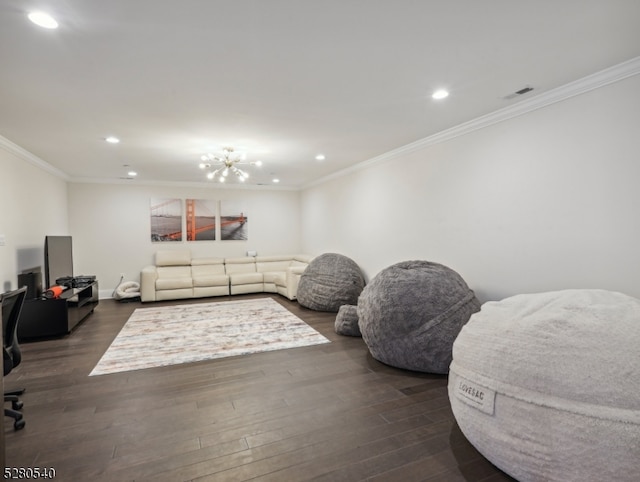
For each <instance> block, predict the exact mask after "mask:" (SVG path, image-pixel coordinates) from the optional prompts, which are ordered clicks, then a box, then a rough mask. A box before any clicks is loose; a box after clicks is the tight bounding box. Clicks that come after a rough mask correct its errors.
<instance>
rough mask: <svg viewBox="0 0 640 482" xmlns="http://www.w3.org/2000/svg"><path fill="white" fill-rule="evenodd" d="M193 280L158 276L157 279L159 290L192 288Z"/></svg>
mask: <svg viewBox="0 0 640 482" xmlns="http://www.w3.org/2000/svg"><path fill="white" fill-rule="evenodd" d="M192 286H193V281H192V280H191V278H158V279H157V280H156V289H157V290H177V289H181V288H191V287H192Z"/></svg>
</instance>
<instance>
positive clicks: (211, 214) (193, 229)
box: [185, 199, 218, 241]
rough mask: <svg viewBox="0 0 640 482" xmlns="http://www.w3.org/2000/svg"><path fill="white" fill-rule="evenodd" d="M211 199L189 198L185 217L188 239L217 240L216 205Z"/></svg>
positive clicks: (186, 202) (186, 203)
mask: <svg viewBox="0 0 640 482" xmlns="http://www.w3.org/2000/svg"><path fill="white" fill-rule="evenodd" d="M217 204H218V202H217V201H212V200H210V199H187V200H186V201H185V217H186V221H187V224H186V226H187V233H186V234H187V241H215V240H216V206H217Z"/></svg>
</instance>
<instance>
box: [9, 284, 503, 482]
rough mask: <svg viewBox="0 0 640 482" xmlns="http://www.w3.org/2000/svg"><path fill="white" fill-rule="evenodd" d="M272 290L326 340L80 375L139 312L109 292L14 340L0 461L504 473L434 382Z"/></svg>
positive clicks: (238, 470)
mask: <svg viewBox="0 0 640 482" xmlns="http://www.w3.org/2000/svg"><path fill="white" fill-rule="evenodd" d="M259 296H268V295H255V296H249V295H247V296H243V298H252V297H259ZM272 297H273V299H275V300H277V301H278V302H280V303H281V304H282V305H284V306H285V307H287V308H288V309H289V310H291V311H292V312H293V313H294V314H296V315H297V316H299V317H300V318H302V319H303V320H304V321H306V322H307V323H308V324H309V325H311V326H313V327H314V328H315V329H316V330H318V331H319V332H321V333H322V334H323V335H325V336H326V337H327V338H329V339H330V340H331V341H332V343H330V344H324V345H317V346H312V347H304V348H294V349H289V350H281V351H274V352H267V353H261V354H255V355H248V356H240V357H232V358H224V359H218V360H212V361H206V362H198V363H191V364H183V365H174V366H170V367H162V368H152V369H147V370H139V371H135V372H125V373H117V374H112V375H102V376H95V377H89V376H88V375H89V372H90V371H91V370H92V369H93V367H94V366H95V364H96V363H97V362H98V360H99V359H100V357H101V356H102V354H103V353H104V352H105V350H106V349H107V347H108V346H109V345H110V344H111V342H112V341H113V339H114V338H115V336H116V335H117V334H118V332H119V331H120V329H121V328H122V326H123V325H124V323H125V322H126V320H127V318H128V317H129V315H130V314H131V313H132V312H133V310H134V309H135V308H137V307H140V306H142V305H141V304H140V303H118V302H116V301H113V300H102V301H101V302H100V305H99V306H98V307H97V308H96V310H95V312H94V313H93V315H91V316H90V317H89V318H87V319H86V320H85V321H84V322H83V323H82V324H81V325H80V326H78V327H77V329H76V330H75V331H74V332H73V333H72V334H71V335H69V336H66V337H64V338H60V339H55V340H45V341H37V342H29V343H23V344H22V345H21V348H22V355H23V358H22V363H21V364H20V366H18V367H17V368H16V369H15V370H14V371H13V372H12V373H10V374H9V375H8V376H7V377H5V389H11V388H17V387H25V388H26V392H25V394H24V395H23V396H22V400H23V401H24V409H23V412H24V416H25V419H26V427H25V428H24V429H23V430H20V431H17V432H16V431H14V430H13V424H12V422H11V420H9V419H7V418H6V417H5V427H4V429H5V446H6V465H7V466H8V467H47V468H48V467H52V468H54V469H55V470H56V479H55V480H61V481H88V480H92V481H140V480H149V481H172V482H173V481H183V480H184V481H187V480H197V481H207V480H211V481H226V480H229V481H241V480H260V481H295V480H318V481H324V480H326V481H342V480H344V481H354V480H370V481H395V480H398V481H410V480H425V481H431V482H445V481H446V482H455V481H487V482H489V481H491V482H495V481H505V480H513V479H511V478H509V477H508V476H506V475H504V474H503V473H501V472H500V471H499V470H498V469H496V468H495V467H493V466H492V465H491V464H490V463H489V462H487V461H486V460H485V459H484V458H483V457H482V456H481V455H480V454H479V453H478V452H477V451H476V450H475V449H474V448H473V447H472V446H471V445H470V444H469V442H467V441H466V439H465V438H464V436H463V435H462V434H461V432H460V430H459V429H458V427H457V425H456V423H455V421H454V418H453V415H452V414H451V410H450V408H449V401H448V397H447V391H446V385H447V380H446V377H444V376H437V375H429V374H423V373H414V372H408V371H404V370H399V369H395V368H392V367H389V366H386V365H383V364H381V363H379V362H377V361H375V360H374V359H373V358H372V357H371V356H370V355H369V353H368V350H367V347H366V345H365V344H364V342H363V341H362V339H361V338H350V337H343V336H340V335H336V334H335V332H334V329H333V324H334V320H335V314H334V313H320V312H314V311H311V310H307V309H305V308H302V307H300V306H299V305H298V304H297V303H295V302H290V301H288V300H287V299H285V298H283V297H281V296H278V295H273V296H272ZM239 298H241V297H234V299H239ZM228 299H229V298H228V297H221V298H213V299H206V300H189V301H179V302H172V303H164V304H178V303H192V302H210V301H227V300H228ZM159 304H160V303H158V305H159ZM144 306H149V305H144Z"/></svg>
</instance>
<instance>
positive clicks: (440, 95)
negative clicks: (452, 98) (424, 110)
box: [431, 89, 449, 100]
mask: <svg viewBox="0 0 640 482" xmlns="http://www.w3.org/2000/svg"><path fill="white" fill-rule="evenodd" d="M431 97H432V98H433V99H436V100H440V99H444V98H446V97H449V92H447V91H446V90H444V89H440V90H436V91H435V92H434V93H433V94H432V95H431Z"/></svg>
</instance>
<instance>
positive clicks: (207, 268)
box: [191, 264, 227, 278]
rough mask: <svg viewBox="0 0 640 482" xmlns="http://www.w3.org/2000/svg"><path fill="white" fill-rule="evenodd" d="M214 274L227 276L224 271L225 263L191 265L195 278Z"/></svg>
mask: <svg viewBox="0 0 640 482" xmlns="http://www.w3.org/2000/svg"><path fill="white" fill-rule="evenodd" d="M214 274H219V275H224V276H227V275H226V274H225V273H224V265H223V264H202V265H196V266H191V275H192V276H193V277H194V278H197V277H200V276H210V275H214Z"/></svg>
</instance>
